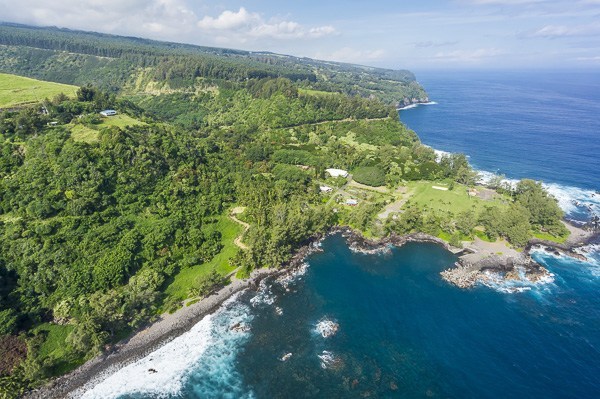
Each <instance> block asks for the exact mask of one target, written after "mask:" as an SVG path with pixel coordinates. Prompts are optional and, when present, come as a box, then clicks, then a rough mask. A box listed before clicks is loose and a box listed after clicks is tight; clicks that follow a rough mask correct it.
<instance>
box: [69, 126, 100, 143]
mask: <svg viewBox="0 0 600 399" xmlns="http://www.w3.org/2000/svg"><path fill="white" fill-rule="evenodd" d="M71 138H72V139H73V140H75V141H80V142H84V143H88V144H92V143H95V142H96V141H98V131H97V130H94V129H92V128H89V127H87V126H84V125H75V126H73V127H72V128H71Z"/></svg>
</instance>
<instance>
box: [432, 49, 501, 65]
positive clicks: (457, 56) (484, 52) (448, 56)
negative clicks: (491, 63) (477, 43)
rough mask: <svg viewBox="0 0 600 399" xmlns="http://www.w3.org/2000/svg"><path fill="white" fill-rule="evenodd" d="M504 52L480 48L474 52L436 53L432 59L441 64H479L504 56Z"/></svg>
mask: <svg viewBox="0 0 600 399" xmlns="http://www.w3.org/2000/svg"><path fill="white" fill-rule="evenodd" d="M505 54H506V51H504V50H501V49H498V48H480V49H476V50H455V51H449V52H438V53H436V54H435V55H434V59H435V60H437V61H443V62H459V63H466V64H469V63H480V62H482V61H484V60H486V59H490V58H494V57H499V56H502V55H505Z"/></svg>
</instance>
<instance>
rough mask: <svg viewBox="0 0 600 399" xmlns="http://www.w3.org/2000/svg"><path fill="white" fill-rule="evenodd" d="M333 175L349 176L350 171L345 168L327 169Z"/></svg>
mask: <svg viewBox="0 0 600 399" xmlns="http://www.w3.org/2000/svg"><path fill="white" fill-rule="evenodd" d="M325 172H326V173H329V175H330V176H331V177H348V172H347V171H345V170H343V169H325Z"/></svg>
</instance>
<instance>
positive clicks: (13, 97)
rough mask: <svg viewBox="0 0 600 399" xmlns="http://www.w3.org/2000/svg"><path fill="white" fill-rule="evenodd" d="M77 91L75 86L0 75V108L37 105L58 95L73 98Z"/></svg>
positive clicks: (4, 74)
mask: <svg viewBox="0 0 600 399" xmlns="http://www.w3.org/2000/svg"><path fill="white" fill-rule="evenodd" d="M77 89H78V87H77V86H71V85H65V84H61V83H53V82H46V81H43V80H36V79H30V78H25V77H22V76H17V75H10V74H6V73H0V108H11V107H19V106H22V105H26V104H32V103H38V102H40V101H42V100H44V99H46V98H50V99H51V98H52V97H55V96H56V95H57V94H60V93H64V94H66V95H67V96H69V97H74V96H75V93H76V92H77Z"/></svg>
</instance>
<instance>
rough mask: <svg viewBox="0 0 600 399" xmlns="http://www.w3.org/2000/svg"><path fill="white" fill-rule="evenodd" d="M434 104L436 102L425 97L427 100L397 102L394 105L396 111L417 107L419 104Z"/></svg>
mask: <svg viewBox="0 0 600 399" xmlns="http://www.w3.org/2000/svg"><path fill="white" fill-rule="evenodd" d="M436 104H437V102H435V101H429V99H427V101H417V102H414V103H409V104H408V105H400V104H398V106H397V107H396V111H404V110H407V109H411V108H417V107H418V106H419V105H436Z"/></svg>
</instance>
